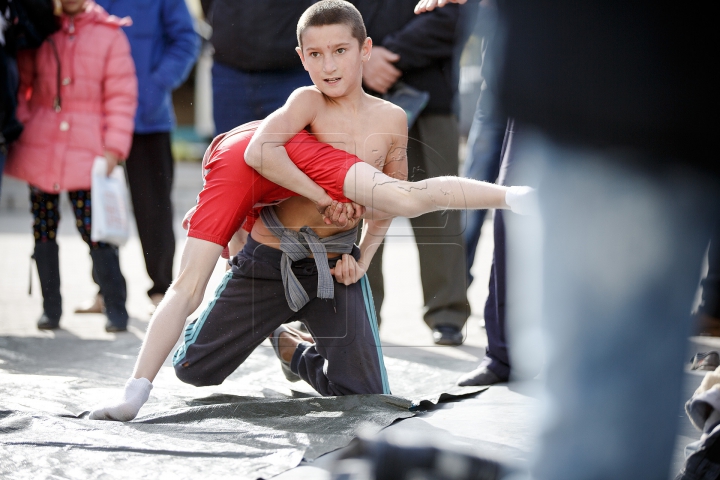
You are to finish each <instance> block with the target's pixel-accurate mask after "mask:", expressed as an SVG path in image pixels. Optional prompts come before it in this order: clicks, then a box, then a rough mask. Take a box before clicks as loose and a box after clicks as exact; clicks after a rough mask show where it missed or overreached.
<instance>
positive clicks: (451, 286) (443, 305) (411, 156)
mask: <svg viewBox="0 0 720 480" xmlns="http://www.w3.org/2000/svg"><path fill="white" fill-rule="evenodd" d="M408 170H409V172H411V173H410V178H409V180H410V181H419V180H424V179H426V178H431V177H438V176H441V175H457V173H458V126H457V120H456V118H455V117H454V116H452V115H421V116H420V118H418V120H417V122H416V123H415V125H414V126H413V128H412V129H411V131H410V139H409V141H408ZM464 215H465V212H459V211H445V212H440V211H437V212H432V213H428V214H425V215H422V216H419V217H416V218H413V219H411V223H412V226H413V231H414V233H415V240H416V242H417V245H418V251H419V253H420V278H421V281H422V285H423V297H424V300H425V308H426V312H425V315H424V320H425V323H426V324H427V325H428V326H429V327H430V328H432V329H434V330H437V329H438V327H449V328H453V329H455V331H456V332H457V334H458V335H456V336H455V338H451V339H448V341H447V342H444V341H443V338H444V337H445V336H446V335H437V332H434V335H433V336H434V337H435V341H436V343H447V344H459V343H461V342H462V334H461V333H460V331H461V329H462V328H463V326H464V325H465V321H466V320H467V318H468V316H469V315H470V307H469V305H468V300H467V294H466V290H467V284H466V276H465V272H466V271H467V269H466V265H465V242H464V239H463V236H462V227H461V216H464ZM440 258H441V259H442V261H441V262H439V261H438V259H440Z"/></svg>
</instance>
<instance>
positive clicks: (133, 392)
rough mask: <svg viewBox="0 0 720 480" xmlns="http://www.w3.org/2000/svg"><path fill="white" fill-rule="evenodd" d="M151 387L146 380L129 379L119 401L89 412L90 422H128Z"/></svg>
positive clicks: (137, 410) (148, 393) (143, 402)
mask: <svg viewBox="0 0 720 480" xmlns="http://www.w3.org/2000/svg"><path fill="white" fill-rule="evenodd" d="M152 388H153V385H152V383H150V380H148V379H147V378H130V379H129V380H128V381H127V382H126V383H125V392H123V398H122V400H121V401H119V402H116V403H114V404H112V405H108V406H104V407H99V408H96V409H95V410H93V411H92V412H90V417H89V418H90V420H117V421H119V422H128V421H130V420H132V419H133V418H135V417H136V416H137V414H138V412H139V411H140V408H141V407H142V406H143V405H145V402H147V401H148V398H149V397H150V390H152Z"/></svg>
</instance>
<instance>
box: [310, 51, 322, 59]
mask: <svg viewBox="0 0 720 480" xmlns="http://www.w3.org/2000/svg"><path fill="white" fill-rule="evenodd" d="M310 56H311V57H313V58H317V57H319V56H320V52H310Z"/></svg>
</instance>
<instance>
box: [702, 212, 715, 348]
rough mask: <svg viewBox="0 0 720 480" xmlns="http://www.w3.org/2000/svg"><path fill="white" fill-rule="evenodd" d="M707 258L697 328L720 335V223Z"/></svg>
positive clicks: (704, 333) (705, 332)
mask: <svg viewBox="0 0 720 480" xmlns="http://www.w3.org/2000/svg"><path fill="white" fill-rule="evenodd" d="M707 259H708V271H707V274H706V275H705V278H703V280H702V297H701V301H700V305H699V306H698V311H697V317H698V318H697V321H698V325H697V330H698V333H700V334H702V335H712V336H720V224H716V226H715V230H714V232H713V235H712V237H711V238H710V247H709V248H708V253H707Z"/></svg>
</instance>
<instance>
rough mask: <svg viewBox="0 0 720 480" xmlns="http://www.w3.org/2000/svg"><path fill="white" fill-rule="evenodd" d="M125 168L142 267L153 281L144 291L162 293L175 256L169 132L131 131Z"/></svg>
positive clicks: (168, 279)
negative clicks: (143, 266)
mask: <svg viewBox="0 0 720 480" xmlns="http://www.w3.org/2000/svg"><path fill="white" fill-rule="evenodd" d="M126 171H127V177H128V184H129V185H130V194H131V196H132V204H133V210H134V212H135V221H136V222H137V229H138V235H139V236H140V243H141V244H142V249H143V254H144V256H145V268H146V269H147V273H148V275H149V276H150V279H151V280H152V282H153V285H152V288H150V290H148V292H147V293H148V296H149V295H153V294H155V293H162V294H164V293H165V291H166V290H167V289H168V287H169V286H170V282H172V269H173V257H174V256H175V234H174V233H173V207H172V201H171V199H170V194H171V192H172V184H173V176H174V164H173V157H172V151H171V149H170V133H169V132H159V133H144V134H140V133H136V134H134V135H133V144H132V149H131V150H130V155H129V156H128V159H127V163H126Z"/></svg>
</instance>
